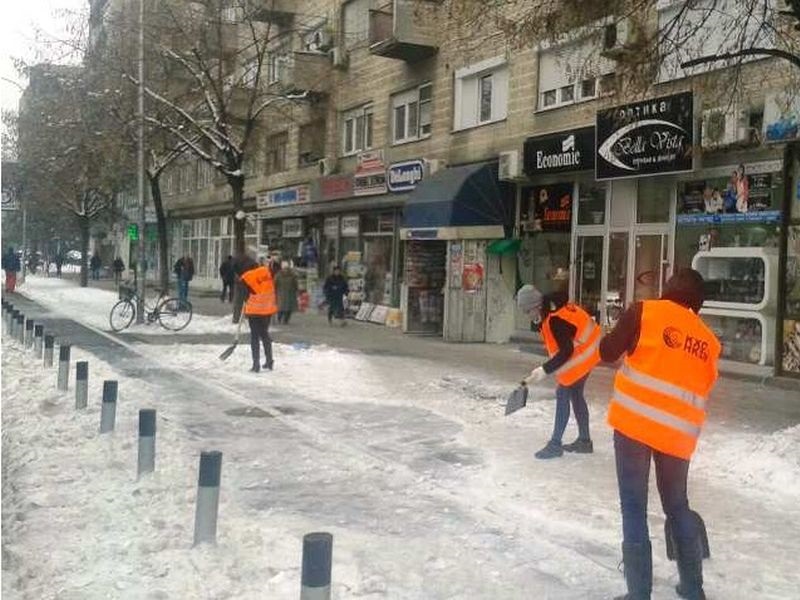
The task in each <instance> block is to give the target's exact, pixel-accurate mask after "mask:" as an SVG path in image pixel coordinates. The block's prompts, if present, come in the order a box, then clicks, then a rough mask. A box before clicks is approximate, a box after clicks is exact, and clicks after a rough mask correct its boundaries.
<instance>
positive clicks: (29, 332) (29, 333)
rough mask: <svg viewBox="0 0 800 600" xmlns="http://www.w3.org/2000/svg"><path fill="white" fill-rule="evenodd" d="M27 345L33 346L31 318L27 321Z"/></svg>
mask: <svg viewBox="0 0 800 600" xmlns="http://www.w3.org/2000/svg"><path fill="white" fill-rule="evenodd" d="M25 347H26V348H32V347H33V321H32V320H31V319H28V320H27V321H26V322H25Z"/></svg>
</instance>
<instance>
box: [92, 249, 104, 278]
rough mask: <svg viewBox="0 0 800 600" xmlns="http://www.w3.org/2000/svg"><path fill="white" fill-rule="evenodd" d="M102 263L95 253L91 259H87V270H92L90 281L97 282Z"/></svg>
mask: <svg viewBox="0 0 800 600" xmlns="http://www.w3.org/2000/svg"><path fill="white" fill-rule="evenodd" d="M102 264H103V261H102V260H100V255H99V254H98V253H97V252H95V253H94V254H93V255H92V258H90V259H89V268H90V269H91V270H92V279H94V280H95V281H97V280H98V279H100V267H101V266H102Z"/></svg>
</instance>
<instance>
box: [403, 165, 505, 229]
mask: <svg viewBox="0 0 800 600" xmlns="http://www.w3.org/2000/svg"><path fill="white" fill-rule="evenodd" d="M496 172H497V166H496V165H491V164H486V163H481V164H477V165H466V166H462V167H453V168H450V169H443V170H441V171H439V172H437V173H434V174H433V175H432V176H431V177H429V178H426V179H424V180H423V181H422V183H420V184H419V185H418V186H417V187H416V189H415V190H414V191H413V192H411V194H410V195H409V197H408V201H407V202H406V206H405V209H404V210H403V228H405V229H415V230H419V229H432V228H463V227H475V226H481V227H485V226H499V227H505V226H511V225H513V214H514V211H513V207H512V202H511V201H510V199H509V198H508V197H507V195H506V194H503V193H502V191H501V189H500V187H499V186H498V181H497V175H496Z"/></svg>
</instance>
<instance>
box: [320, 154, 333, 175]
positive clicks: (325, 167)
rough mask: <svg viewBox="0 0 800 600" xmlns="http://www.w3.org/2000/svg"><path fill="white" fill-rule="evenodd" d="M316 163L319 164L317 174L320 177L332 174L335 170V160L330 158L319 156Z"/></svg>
mask: <svg viewBox="0 0 800 600" xmlns="http://www.w3.org/2000/svg"><path fill="white" fill-rule="evenodd" d="M317 165H319V174H320V175H321V176H322V177H326V176H328V175H332V174H333V173H334V171H336V161H335V160H333V159H330V158H321V159H320V160H319V162H317Z"/></svg>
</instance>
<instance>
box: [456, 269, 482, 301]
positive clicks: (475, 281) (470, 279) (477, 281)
mask: <svg viewBox="0 0 800 600" xmlns="http://www.w3.org/2000/svg"><path fill="white" fill-rule="evenodd" d="M481 288H483V265H482V264H481V263H467V264H465V265H464V271H463V273H462V276H461V289H463V290H464V291H465V292H467V293H468V294H477V293H478V292H480V291H481Z"/></svg>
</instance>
